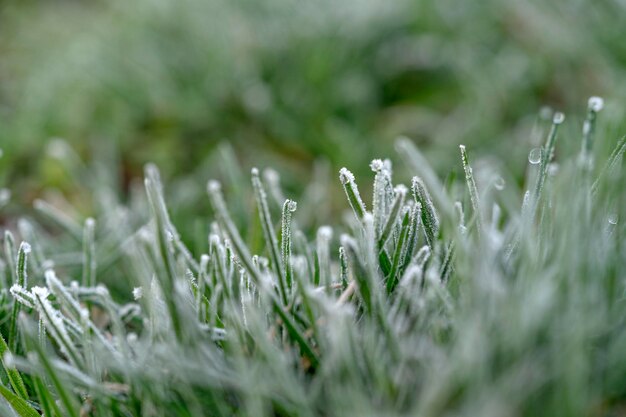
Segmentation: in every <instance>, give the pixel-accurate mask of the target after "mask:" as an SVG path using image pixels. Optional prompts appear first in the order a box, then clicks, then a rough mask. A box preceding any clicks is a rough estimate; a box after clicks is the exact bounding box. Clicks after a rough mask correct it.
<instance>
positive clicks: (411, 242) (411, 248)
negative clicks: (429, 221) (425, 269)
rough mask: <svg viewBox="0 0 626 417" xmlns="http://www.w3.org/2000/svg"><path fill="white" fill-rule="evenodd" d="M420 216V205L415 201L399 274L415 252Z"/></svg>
mask: <svg viewBox="0 0 626 417" xmlns="http://www.w3.org/2000/svg"><path fill="white" fill-rule="evenodd" d="M421 217H422V205H421V204H420V203H415V204H414V205H413V207H411V223H410V225H409V234H408V236H407V242H408V244H407V248H406V251H405V253H404V260H403V261H402V266H401V268H400V275H402V274H403V273H404V270H405V269H406V268H407V267H408V266H409V264H410V263H411V260H412V259H413V253H414V252H415V248H416V247H417V242H418V240H419V226H420V219H421Z"/></svg>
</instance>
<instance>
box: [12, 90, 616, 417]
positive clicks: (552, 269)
mask: <svg viewBox="0 0 626 417" xmlns="http://www.w3.org/2000/svg"><path fill="white" fill-rule="evenodd" d="M600 110H601V106H598V105H597V101H595V99H594V100H590V103H589V108H588V114H587V118H586V121H585V124H584V125H585V127H584V129H583V133H582V135H579V137H580V140H579V143H580V149H581V150H580V152H574V153H566V152H560V151H559V145H558V143H560V142H558V141H557V140H561V138H559V136H561V132H560V131H559V129H558V128H559V125H561V124H563V126H567V125H568V124H570V125H572V126H573V125H574V124H575V122H574V121H566V122H564V123H563V120H562V115H559V114H556V115H555V116H554V122H553V123H552V125H551V127H550V126H539V128H540V129H542V130H544V131H546V132H547V134H546V137H545V139H544V140H545V145H544V146H543V147H542V151H541V161H540V163H538V164H537V163H535V162H537V161H535V160H534V158H530V159H531V160H532V161H531V162H532V163H529V164H528V167H527V175H526V177H527V179H526V180H525V181H524V183H523V184H522V187H519V186H518V185H517V184H516V183H515V182H513V181H511V182H510V183H509V184H504V181H503V178H508V176H507V173H506V172H504V171H502V170H499V168H498V167H497V166H493V165H491V164H489V163H484V162H483V163H481V164H475V163H474V162H473V161H475V160H479V158H478V155H476V154H474V152H472V149H471V148H465V147H462V148H461V155H460V156H458V157H457V163H456V164H455V165H454V166H452V167H449V168H450V172H451V174H450V175H449V176H448V179H447V180H446V181H445V182H441V181H440V180H439V179H438V177H437V176H436V175H435V174H434V170H433V168H432V167H430V166H429V165H428V161H427V159H425V158H424V157H423V155H421V153H420V152H419V150H418V149H417V148H416V147H415V146H414V145H413V144H412V143H411V142H410V141H408V140H407V139H401V140H400V141H399V142H398V144H397V147H398V149H399V150H400V151H401V156H402V158H403V159H404V160H405V161H406V162H408V164H407V167H405V169H406V170H407V171H408V172H412V173H413V175H417V176H415V177H413V178H412V179H411V180H410V183H411V187H407V186H404V185H401V184H400V183H398V182H397V180H396V179H395V178H394V177H393V173H392V161H390V160H385V161H382V160H374V161H373V162H372V164H371V169H372V171H373V172H372V176H373V179H372V178H370V180H373V184H374V189H373V192H372V195H373V198H372V199H371V200H370V201H371V202H372V203H371V204H370V203H368V202H364V201H363V198H362V194H361V193H362V192H363V188H362V189H361V192H359V189H358V187H357V181H358V180H360V178H355V177H354V175H353V174H352V173H351V172H350V171H349V170H348V169H342V170H341V172H340V175H339V181H337V183H336V186H337V187H339V186H343V188H344V191H345V193H346V197H347V199H346V200H347V201H346V202H345V203H344V204H343V206H344V207H345V208H346V209H348V210H347V211H346V216H345V217H344V219H343V220H341V219H337V218H335V217H332V216H329V217H328V218H325V219H324V222H325V223H327V224H329V225H331V226H322V227H320V228H319V229H317V231H315V230H313V231H311V230H307V229H303V228H301V226H300V225H302V224H309V223H307V220H306V217H307V216H310V215H312V213H313V212H314V211H316V210H317V209H318V207H317V206H316V205H315V204H316V202H319V196H315V195H314V194H315V193H306V192H305V193H303V197H302V199H301V201H299V202H298V204H296V203H295V201H293V200H291V199H290V198H285V197H284V196H288V195H289V194H287V193H285V192H284V191H283V190H281V189H280V188H279V185H278V181H277V179H276V178H275V175H276V173H274V172H272V171H270V174H269V175H261V174H262V173H267V171H259V170H258V169H256V168H255V169H253V170H252V175H251V187H250V185H248V186H246V185H245V184H243V183H240V182H239V181H245V180H244V179H242V178H244V177H245V176H243V175H242V174H241V172H240V170H239V167H238V166H237V163H236V160H232V159H226V161H227V163H226V164H224V170H225V171H226V175H224V177H225V178H232V179H234V180H231V181H225V182H224V183H223V184H220V183H219V182H217V181H215V180H209V179H208V178H200V177H196V178H194V183H193V186H194V187H195V188H196V189H197V190H198V192H200V190H203V189H205V188H204V186H203V183H206V181H207V180H208V186H207V187H206V191H207V192H208V196H206V198H208V200H209V202H210V204H211V206H212V213H213V214H212V215H210V213H209V212H207V213H206V214H205V216H204V217H203V218H201V219H199V220H198V222H194V220H193V219H186V222H187V223H188V224H196V225H197V226H198V230H199V231H198V234H200V235H202V236H201V239H199V240H197V241H193V239H191V240H192V242H193V243H192V244H190V242H189V239H184V238H183V237H181V234H180V233H179V232H178V231H177V229H176V225H175V224H174V223H173V221H172V217H171V214H174V213H171V212H175V209H172V208H170V209H168V207H167V206H166V202H167V200H168V199H167V198H166V197H165V196H166V195H169V194H170V193H171V192H170V191H168V188H169V187H168V184H167V181H165V182H164V181H162V179H161V178H160V173H159V171H158V169H157V168H156V166H154V165H148V166H146V169H145V183H144V185H145V189H141V188H140V187H138V186H133V187H131V189H130V195H129V197H128V199H126V200H122V199H120V198H119V197H118V196H119V195H120V191H119V190H117V189H116V188H115V186H114V185H111V184H115V182H114V181H111V180H110V179H109V180H107V178H108V176H109V174H107V171H106V170H105V171H103V170H102V166H99V165H94V166H91V165H82V162H80V161H77V160H75V159H72V158H68V157H67V156H68V155H69V154H66V155H65V156H66V157H65V158H61V162H62V163H63V164H64V167H65V169H67V170H68V171H72V170H76V169H79V170H80V172H81V175H80V176H79V177H75V178H74V180H75V181H77V182H79V183H81V184H83V186H84V188H90V189H91V191H92V192H91V198H92V200H93V206H94V207H95V216H94V219H95V220H94V219H91V218H88V219H86V220H84V219H82V218H81V217H80V216H78V215H75V214H74V213H73V211H72V210H71V209H70V208H69V207H67V206H64V205H63V204H65V203H63V201H62V200H60V201H58V202H57V204H60V206H57V205H55V204H53V203H44V202H38V203H37V204H36V206H37V209H38V211H37V213H38V215H37V216H36V218H32V217H31V216H25V217H23V218H21V219H20V220H19V221H18V222H17V223H16V225H17V227H16V229H15V230H14V232H13V233H12V232H7V233H6V235H5V245H4V248H5V251H4V252H5V257H4V263H3V264H2V266H3V268H4V269H3V277H2V278H3V280H4V282H6V283H7V284H6V285H4V286H3V288H2V290H1V292H0V323H1V325H0V326H1V327H0V330H1V333H2V336H3V338H4V341H2V340H0V349H1V350H2V365H3V368H2V369H3V370H2V374H1V375H0V396H1V397H2V398H4V400H2V401H0V411H1V413H0V414H1V415H3V416H5V415H6V416H14V415H17V416H21V417H23V416H36V415H38V414H39V413H41V412H43V413H45V415H46V416H50V417H52V416H57V417H65V416H72V417H74V416H75V417H78V416H85V415H90V416H201V415H207V416H230V415H239V416H343V415H345V416H355V415H359V416H368V415H371V416H392V415H418V416H436V415H451V416H452V415H467V416H503V415H509V416H554V415H559V416H618V415H622V414H623V413H624V409H625V407H626V384H625V383H624V375H626V353H625V352H626V322H625V320H626V304H625V298H624V290H625V284H626V276H625V275H624V271H626V247H625V246H624V242H625V241H626V240H625V237H626V230H625V228H624V222H623V221H622V219H623V218H624V215H625V213H624V203H625V201H624V198H625V196H626V194H625V193H624V185H625V184H626V179H625V176H624V170H623V169H622V158H623V154H624V151H625V149H626V142H625V139H624V138H623V137H622V139H618V138H616V137H610V136H609V135H605V134H602V135H600V134H598V133H597V131H598V129H595V124H596V118H597V117H599V118H600V119H601V117H600V116H601V114H600V115H598V112H599V111H600ZM600 145H602V146H600ZM609 146H611V147H614V149H615V150H614V151H613V153H611V154H610V155H608V156H607V155H606V153H603V152H599V151H597V149H607V148H608V147H609ZM555 149H556V151H555ZM528 151H529V152H530V149H528ZM557 164H558V166H557ZM351 168H352V167H351ZM457 173H458V174H460V175H457ZM268 179H269V180H268ZM408 179H409V178H407V180H408ZM317 180H318V179H314V182H315V181H317ZM245 182H247V181H245ZM9 185H10V184H9ZM250 188H252V189H253V192H250V193H248V192H247V191H246V190H249V189H250ZM318 188H319V187H318ZM524 190H528V191H527V192H526V193H524V192H523V191H524ZM317 193H321V195H322V197H323V196H324V195H326V196H330V195H335V194H334V193H332V192H330V191H329V190H322V191H320V190H319V189H318V190H317ZM368 194H369V193H368ZM524 194H525V197H522V196H523V195H524ZM363 195H365V193H363ZM350 208H351V209H352V210H350ZM301 214H302V215H301ZM82 225H84V226H82ZM14 236H18V237H17V238H16V237H14ZM21 240H23V241H24V242H27V243H22V244H21V245H19V247H18V246H17V244H16V243H17V242H19V241H21ZM8 287H10V289H9V288H8Z"/></svg>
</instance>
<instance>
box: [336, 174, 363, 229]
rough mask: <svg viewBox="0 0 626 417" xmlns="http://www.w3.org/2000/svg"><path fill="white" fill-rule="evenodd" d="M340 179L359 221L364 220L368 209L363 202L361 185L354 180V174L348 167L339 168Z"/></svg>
mask: <svg viewBox="0 0 626 417" xmlns="http://www.w3.org/2000/svg"><path fill="white" fill-rule="evenodd" d="M339 180H340V181H341V185H342V186H343V190H344V192H345V193H346V196H347V197H348V202H349V203H350V207H352V210H353V211H354V215H355V216H356V218H357V219H358V220H359V221H361V220H363V216H364V215H365V213H366V212H367V210H366V208H365V203H363V200H362V199H361V195H360V194H359V187H358V186H357V185H356V182H355V181H354V175H353V174H352V172H350V171H349V170H348V169H347V168H341V170H339Z"/></svg>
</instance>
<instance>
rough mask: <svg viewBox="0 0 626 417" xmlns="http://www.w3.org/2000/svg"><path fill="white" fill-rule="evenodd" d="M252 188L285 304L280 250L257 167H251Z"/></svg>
mask: <svg viewBox="0 0 626 417" xmlns="http://www.w3.org/2000/svg"><path fill="white" fill-rule="evenodd" d="M252 188H253V190H254V196H255V198H256V202H257V208H258V211H259V217H260V219H261V227H262V229H263V234H264V236H265V243H266V245H267V250H268V252H269V254H270V259H271V260H272V265H273V266H274V270H275V271H276V274H277V276H278V290H279V292H280V298H281V300H282V302H283V304H284V305H287V283H286V282H285V272H284V271H283V268H282V262H281V260H280V251H279V249H278V242H277V239H276V234H275V233H274V223H272V218H271V216H270V209H269V206H268V204H267V194H266V193H265V189H264V188H263V184H261V179H260V178H259V170H258V169H257V168H252Z"/></svg>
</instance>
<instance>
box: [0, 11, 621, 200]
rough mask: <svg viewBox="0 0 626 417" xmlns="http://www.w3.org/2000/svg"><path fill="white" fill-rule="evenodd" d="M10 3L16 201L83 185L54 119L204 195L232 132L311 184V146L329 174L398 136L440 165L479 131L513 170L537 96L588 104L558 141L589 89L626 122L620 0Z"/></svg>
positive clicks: (5, 87) (8, 66) (137, 166)
mask: <svg viewBox="0 0 626 417" xmlns="http://www.w3.org/2000/svg"><path fill="white" fill-rule="evenodd" d="M0 4H1V6H0V85H1V87H0V140H1V147H2V149H3V150H4V157H3V158H2V159H1V160H0V164H1V167H0V172H1V173H2V176H3V183H4V184H5V186H10V188H11V189H12V191H13V195H14V201H15V202H16V203H18V204H25V203H28V202H30V201H31V200H32V199H33V198H34V197H36V196H38V195H40V194H41V191H42V189H44V188H46V187H49V186H55V187H58V188H60V189H61V191H62V192H63V193H65V194H66V196H67V197H68V198H69V199H70V200H72V198H73V197H72V196H73V195H74V194H76V190H75V183H74V182H72V181H71V180H70V179H69V178H68V175H67V174H66V173H65V172H64V171H63V170H61V169H60V168H59V167H58V164H56V163H55V162H54V160H53V158H50V155H49V154H50V152H49V151H50V146H49V144H50V141H51V140H52V139H51V138H57V137H60V138H63V139H65V140H66V141H67V142H69V143H70V144H71V145H72V147H74V149H76V151H77V152H78V154H79V155H80V157H81V158H83V159H85V160H90V159H92V158H94V157H95V158H104V159H106V158H109V159H110V161H109V162H111V161H112V163H108V165H106V166H107V167H108V168H107V169H109V170H114V171H116V172H115V173H114V174H115V175H114V177H115V178H117V180H116V181H117V182H118V183H119V185H120V189H121V190H122V192H123V191H124V190H125V189H127V188H128V187H129V184H130V180H131V179H132V178H135V177H140V176H141V174H142V172H141V169H142V166H143V164H145V163H146V162H148V161H153V162H155V163H157V164H158V166H159V167H160V168H161V169H162V171H163V176H164V177H165V179H166V180H167V181H168V182H172V181H174V180H175V179H181V181H183V183H187V185H188V186H189V185H190V184H191V185H192V186H195V187H197V189H198V193H199V195H204V184H205V180H206V179H207V178H208V176H209V175H215V174H214V173H213V171H214V166H215V165H216V164H217V163H218V162H219V160H222V162H223V159H222V158H221V157H220V156H219V155H222V154H218V157H215V155H216V154H215V152H213V151H214V150H215V149H216V147H217V146H218V144H219V143H222V142H224V141H226V142H228V143H230V145H231V146H232V149H233V150H234V155H235V156H236V158H237V159H238V160H239V161H240V162H241V166H242V167H243V168H244V172H245V171H247V170H248V169H249V168H250V166H252V165H253V164H254V165H258V166H261V167H264V166H270V165H271V166H274V167H275V168H276V169H277V170H278V171H279V172H281V174H282V178H283V183H285V185H286V187H287V189H288V190H292V191H293V192H294V193H296V194H297V193H299V192H301V191H302V184H306V183H308V182H310V181H311V177H312V175H313V172H314V170H313V167H314V164H315V161H316V160H319V159H325V160H327V161H329V164H328V172H330V173H331V175H330V181H333V180H334V179H335V172H336V171H337V170H338V169H339V168H340V167H341V166H348V167H349V168H350V169H352V170H353V171H354V172H355V174H357V176H360V175H364V174H366V173H367V172H368V171H369V169H368V162H369V161H370V160H371V159H372V158H374V157H385V156H393V155H394V150H393V143H394V140H395V138H396V137H397V136H398V135H406V136H408V137H409V138H411V139H412V140H413V141H414V142H415V143H416V144H418V146H419V147H420V148H421V150H422V151H423V152H424V153H425V154H426V156H427V157H428V158H429V160H430V162H431V164H432V165H433V166H434V168H435V169H436V170H437V171H439V172H440V173H441V174H442V175H445V174H446V173H447V172H449V171H450V169H451V167H457V168H455V169H458V168H460V165H459V159H458V148H457V146H458V144H459V143H465V144H466V145H468V147H469V149H470V150H471V152H472V153H473V154H476V155H481V156H483V157H493V158H497V159H499V160H500V161H502V164H503V165H504V166H506V168H507V169H508V170H509V171H510V172H512V174H513V178H517V179H519V178H521V176H522V174H523V171H524V168H525V163H526V155H527V153H528V150H529V149H530V148H531V147H532V146H533V143H531V142H532V141H533V139H532V138H533V136H532V128H533V125H534V124H535V123H536V120H537V116H536V115H538V114H539V113H540V110H541V109H542V107H543V106H550V107H551V108H554V109H559V110H563V111H565V112H566V113H567V114H568V116H569V117H570V118H574V122H573V123H572V124H571V125H570V127H569V129H570V130H571V132H572V133H571V140H568V139H567V134H566V138H565V139H564V140H562V141H561V143H560V144H559V146H560V147H561V149H576V148H577V147H578V146H579V139H578V137H579V135H578V133H577V132H578V130H577V129H578V128H579V127H580V125H581V124H582V117H583V114H584V111H585V106H586V100H587V98H588V97H589V96H591V95H601V96H603V97H605V99H606V100H607V104H608V105H607V110H606V111H605V112H603V119H602V121H601V125H600V128H601V129H604V130H606V131H608V132H609V137H610V138H611V139H613V138H616V137H617V136H618V135H619V134H620V133H623V132H624V131H625V130H624V127H625V125H626V123H625V122H624V117H623V115H624V103H626V101H625V100H624V99H625V98H626V41H624V35H625V34H626V29H625V28H626V2H625V1H624V0H604V1H602V0H601V1H594V2H589V1H577V0H554V1H545V0H543V1H539V0H538V1H514V0H511V1H496V0H483V1H479V2H468V1H458V0H457V1H451V0H413V1H409V0H345V1H330V0H312V1H296V0H132V1H128V0H107V1H104V0H102V1H96V0H93V1H79V0H54V1H53V0H47V1H43V0H39V1H38V0H13V1H11V0H9V1H4V2H2V3H0ZM570 120H571V119H570ZM534 140H536V139H534ZM53 143H56V144H57V145H58V142H53ZM611 146H612V144H607V145H606V148H609V147H611ZM58 148H59V147H58V146H56V147H55V145H53V146H52V150H53V152H52V153H53V154H54V150H55V149H56V150H57V151H58V150H59V149H58ZM198 172H201V173H202V175H198ZM192 173H195V175H193V176H192V175H189V174H192ZM183 179H186V180H183ZM334 182H336V181H334ZM337 188H338V186H337ZM181 192H182V191H181ZM73 202H74V203H75V204H78V205H79V208H80V206H81V204H82V205H83V206H84V207H82V208H83V209H84V210H86V211H89V210H90V208H89V207H88V206H89V203H84V202H82V200H80V199H78V201H73ZM192 203H193V204H196V199H195V198H190V199H188V201H187V204H188V205H192ZM198 204H201V205H202V207H204V205H205V204H206V203H198ZM338 205H339V206H341V207H343V206H344V205H345V204H343V202H341V204H338Z"/></svg>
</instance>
